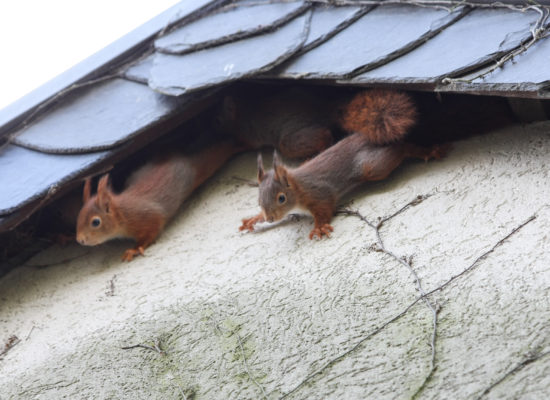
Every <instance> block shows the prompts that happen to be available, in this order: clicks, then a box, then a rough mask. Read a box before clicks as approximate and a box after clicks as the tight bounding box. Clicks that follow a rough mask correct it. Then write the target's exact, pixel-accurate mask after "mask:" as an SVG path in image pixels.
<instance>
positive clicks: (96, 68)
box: [0, 0, 230, 138]
mask: <svg viewBox="0 0 550 400" xmlns="http://www.w3.org/2000/svg"><path fill="white" fill-rule="evenodd" d="M229 1H230V0H211V1H209V2H207V3H206V4H204V5H202V6H197V7H195V8H194V9H191V10H187V9H188V8H190V7H191V8H192V7H193V2H196V3H198V2H199V0H185V1H183V2H180V3H178V4H176V5H174V6H172V7H170V8H169V9H168V10H166V11H164V12H163V13H161V14H159V15H157V16H156V17H154V18H152V19H150V20H149V21H148V22H146V23H144V24H142V25H140V26H139V27H138V28H136V29H134V30H133V31H131V32H129V33H128V34H126V35H124V36H123V37H121V38H120V39H118V40H116V41H115V42H113V43H111V44H110V45H108V46H107V47H105V48H103V49H101V50H99V51H98V52H96V53H95V54H93V55H91V56H90V57H88V58H86V59H85V60H83V61H81V62H79V63H78V64H76V65H75V66H73V67H71V68H70V69H68V70H67V71H65V72H63V73H61V74H60V75H57V76H56V77H54V78H53V79H51V80H50V81H48V82H46V83H45V84H43V85H42V86H39V87H38V88H36V89H35V90H33V91H31V92H30V93H28V94H26V95H24V96H23V97H21V98H20V99H19V100H16V101H15V102H13V103H11V104H9V105H8V106H6V107H5V108H3V109H1V110H0V138H1V137H2V136H4V135H6V134H7V133H9V132H10V131H11V130H12V129H14V128H16V127H17V125H19V124H20V123H21V122H22V121H24V120H25V119H26V118H28V117H29V116H30V115H32V114H33V112H35V110H36V109H37V108H38V107H40V106H41V105H44V103H46V102H48V101H49V100H51V99H54V98H56V97H57V96H58V95H59V94H60V93H62V92H64V91H66V90H67V89H69V88H70V87H71V86H72V85H75V84H78V83H84V82H86V81H88V80H94V79H95V78H98V77H100V76H101V75H102V74H105V73H106V72H107V71H109V70H111V71H112V70H113V69H115V68H118V67H120V66H121V65H124V64H125V63H126V62H128V59H129V58H130V57H131V56H132V55H134V54H136V53H137V52H139V51H142V50H143V47H144V46H151V41H152V40H153V39H154V37H155V36H156V35H157V34H158V33H159V32H162V31H163V30H164V29H167V27H168V26H171V25H174V24H182V23H183V22H189V21H191V20H193V19H196V18H200V16H202V15H203V14H206V13H208V12H210V11H211V10H213V9H215V8H217V7H219V6H222V5H223V4H225V3H227V2H229ZM202 2H204V1H202ZM182 11H183V13H184V15H183V16H181V17H180V18H178V20H177V21H171V19H172V18H173V17H174V15H179V14H180V13H181V12H182ZM182 21H183V22H182Z"/></svg>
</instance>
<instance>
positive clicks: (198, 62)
mask: <svg viewBox="0 0 550 400" xmlns="http://www.w3.org/2000/svg"><path fill="white" fill-rule="evenodd" d="M310 19H311V12H310V11H308V12H306V13H305V14H302V15H300V16H299V17H296V18H294V19H293V20H291V21H290V22H288V23H286V24H285V25H283V26H281V27H279V28H277V29H276V30H275V31H274V32H269V33H264V34H261V35H256V36H252V37H249V38H245V39H242V40H239V41H236V42H231V43H227V44H223V45H220V46H217V47H213V48H211V49H206V50H200V51H197V52H193V53H189V54H184V55H181V56H179V55H166V54H157V55H156V57H155V59H154V61H153V68H152V70H151V78H150V79H149V86H150V87H151V88H153V89H154V90H156V91H158V92H160V93H164V94H168V95H172V96H181V95H182V94H184V93H187V92H191V91H195V90H200V89H204V88H207V87H211V86H214V85H219V84H221V83H227V82H231V81H234V80H237V79H242V78H245V77H248V76H252V75H255V74H258V73H261V72H264V71H267V70H270V69H271V68H273V67H275V66H277V65H279V64H280V63H282V62H283V61H284V60H286V59H288V58H289V57H290V56H291V55H293V54H294V53H295V52H296V51H298V50H299V49H300V47H301V46H302V44H303V43H304V41H305V40H306V38H307V35H308V32H309V24H310Z"/></svg>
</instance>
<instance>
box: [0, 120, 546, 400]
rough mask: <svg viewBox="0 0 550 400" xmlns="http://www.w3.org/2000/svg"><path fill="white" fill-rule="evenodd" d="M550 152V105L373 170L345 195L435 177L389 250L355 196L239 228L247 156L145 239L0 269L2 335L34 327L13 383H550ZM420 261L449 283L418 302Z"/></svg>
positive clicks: (66, 389)
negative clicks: (342, 208) (323, 217)
mask: <svg viewBox="0 0 550 400" xmlns="http://www.w3.org/2000/svg"><path fill="white" fill-rule="evenodd" d="M549 154H550V124H547V123H546V124H536V125H530V126H526V127H523V126H516V127H513V128H511V129H508V130H506V131H501V132H495V133H493V134H490V135H487V136H484V137H478V138H472V139H469V140H467V141H463V142H458V143H456V144H455V147H454V149H453V151H452V152H451V153H450V155H449V157H448V158H446V159H445V160H442V161H437V162H430V163H421V162H410V163H407V164H405V165H404V166H403V167H402V168H400V169H399V170H398V171H396V172H395V173H394V174H393V175H392V176H391V177H390V178H389V179H388V180H386V181H384V182H380V183H376V184H372V185H365V186H364V187H363V188H362V189H361V190H359V191H357V192H356V193H354V194H353V195H352V196H350V198H349V199H347V200H348V202H349V203H348V207H349V208H350V209H353V210H358V211H359V212H360V213H361V214H362V215H363V216H365V217H366V218H367V219H368V220H369V221H371V222H373V223H375V222H376V221H377V218H378V217H385V216H391V215H392V214H393V213H395V212H396V211H398V210H400V209H401V208H402V207H403V206H405V205H406V204H408V203H409V202H411V201H413V200H414V199H415V198H416V197H417V196H418V195H425V196H426V197H427V198H425V199H424V200H423V201H420V202H419V203H418V204H416V205H411V206H410V207H407V208H405V209H403V210H402V212H400V213H398V214H397V215H395V216H393V217H391V218H390V219H388V220H387V221H386V222H385V223H384V224H383V226H382V227H381V228H380V229H379V233H380V238H381V240H382V244H383V246H384V250H385V252H384V251H379V250H380V248H379V245H377V244H376V243H377V237H376V231H375V229H374V228H373V227H370V226H369V225H367V224H366V223H365V222H364V221H362V220H360V219H359V218H357V217H356V216H349V215H348V216H338V217H336V218H335V220H334V224H333V225H334V228H335V232H334V235H333V238H331V239H329V240H326V239H325V240H323V241H310V240H308V239H307V234H308V232H309V230H310V229H311V226H312V220H311V219H310V218H309V217H304V218H300V219H299V220H291V221H287V222H283V223H281V224H279V225H278V226H276V227H273V228H269V229H263V230H261V231H258V232H257V233H251V234H241V233H239V232H238V231H237V228H238V226H239V222H240V218H242V217H246V216H251V215H253V214H255V213H256V212H257V189H256V188H253V187H249V186H247V185H246V184H244V183H243V182H241V181H238V180H235V179H233V178H232V177H233V176H239V177H243V178H248V179H253V178H254V176H255V155H254V154H247V155H243V156H240V157H238V158H237V159H235V160H233V161H232V162H231V163H230V164H229V165H227V166H226V168H224V170H223V171H221V172H220V173H219V174H217V175H216V176H215V177H214V178H213V179H211V180H210V181H209V182H208V183H207V184H206V185H205V186H204V187H202V188H201V189H200V190H199V191H198V192H197V193H196V194H195V195H194V196H193V197H192V198H191V199H190V201H189V202H188V203H187V204H186V205H185V207H184V209H183V210H182V212H181V213H180V214H179V216H178V217H177V219H176V220H175V221H174V222H173V223H172V224H171V225H170V226H169V228H168V229H167V230H166V232H164V234H163V235H162V236H161V238H160V239H159V240H158V242H157V243H156V244H155V245H154V246H152V247H151V248H149V249H148V250H147V253H146V257H141V258H138V259H136V260H135V261H133V262H132V263H129V264H127V263H121V262H120V261H119V257H120V255H121V253H122V251H123V250H124V248H125V246H126V243H122V242H118V243H109V244H106V245H102V246H100V247H96V248H92V249H88V248H84V247H79V246H76V245H74V246H69V247H67V248H59V247H55V248H52V249H49V250H48V251H46V252H44V253H43V254H40V255H39V256H37V257H35V258H34V259H33V260H31V261H29V262H28V263H27V264H28V265H27V266H21V267H20V268H17V269H15V270H13V271H12V272H11V273H10V274H8V275H7V276H5V277H4V278H2V280H1V281H0V340H1V341H2V342H4V341H5V340H7V338H8V337H9V336H10V335H13V334H15V335H17V336H18V337H19V338H20V339H21V342H20V343H18V344H17V345H16V346H15V347H13V348H12V349H11V350H10V351H9V352H8V353H7V355H6V356H5V357H4V359H3V360H0V388H1V389H0V398H1V399H27V398H40V399H59V398H70V399H75V398H101V399H103V398H109V399H111V398H112V399H115V398H138V399H150V398H154V399H176V398H180V399H183V398H192V397H193V396H194V398H196V399H227V398H232V399H261V398H266V397H267V398H269V399H279V398H288V399H344V398H346V399H363V398H376V399H395V398H398V399H409V398H412V397H414V396H416V397H417V398H423V399H443V398H447V399H469V398H477V397H479V396H481V397H482V398H488V399H497V398H498V399H500V398H510V399H512V398H514V399H515V398H521V399H546V398H548V397H549V395H550V354H547V352H549V351H550V323H549V321H550V245H549V237H548V235H549V232H550V229H549V228H550V222H549V216H550V183H549V176H548V175H549V171H550V158H549ZM532 216H536V218H535V219H530V218H531V217H532ZM526 221H528V222H527V223H526V224H525V225H523V226H522V224H523V223H525V222H526ZM520 226H522V227H521V228H520V229H519V230H517V231H515V232H514V233H513V234H512V235H511V236H510V237H508V238H506V237H507V235H509V234H510V233H511V232H513V231H514V230H515V229H516V228H517V227H520ZM504 238H506V239H505V240H504V241H502V242H501V243H500V245H498V246H496V247H495V245H497V244H498V243H499V241H501V240H502V239H504ZM493 248H494V250H493V251H492V252H490V250H491V249H493ZM389 253H392V254H394V255H396V256H397V257H398V259H400V258H401V257H405V259H406V260H407V261H406V262H399V261H398V259H395V258H393V257H392V256H391V255H390V254H389ZM484 254H486V255H485V256H484V257H481V256H483V255H484ZM79 255H81V256H80V257H77V258H74V259H73V260H69V261H67V259H70V258H72V257H76V256H79ZM479 257H481V259H478V258H479ZM60 260H61V261H63V260H65V261H63V262H61V263H59V261H60ZM476 260H477V261H476ZM43 264H49V265H48V266H47V267H44V266H42V267H40V268H39V267H37V266H40V265H43ZM409 267H412V268H413V269H414V271H415V273H416V274H417V275H418V277H419V279H420V281H421V287H422V290H423V291H424V292H425V293H429V292H430V291H432V290H434V289H436V288H438V287H439V286H441V285H444V287H443V288H442V289H441V290H436V291H435V292H434V293H433V294H430V295H429V296H428V297H427V299H428V300H429V305H430V306H431V307H432V308H430V307H429V306H428V304H426V303H425V302H424V301H423V300H420V301H417V303H416V304H414V305H412V306H411V304H413V303H414V301H415V300H417V299H418V296H419V293H420V292H419V290H418V289H417V282H416V281H415V278H414V276H413V275H412V274H411V271H410V270H409ZM470 267H471V268H470ZM468 268H470V269H469V270H468V271H467V272H465V273H464V274H463V275H460V276H457V275H458V274H460V273H461V272H463V271H466V270H467V269H468ZM453 276H457V277H456V278H454V279H452V280H451V281H450V282H449V283H447V284H446V283H445V282H447V281H449V279H451V278H452V277H453ZM111 282H112V283H111ZM434 310H435V312H434ZM434 315H437V323H436V326H435V328H436V329H435V359H434V361H435V370H433V371H432V368H431V359H432V349H431V343H432V339H433V334H434ZM155 343H159V344H160V348H161V349H162V350H163V351H164V353H163V354H161V353H159V352H156V351H154V350H147V349H144V348H134V349H129V350H123V349H121V347H123V346H128V345H134V344H145V345H149V346H154V345H155ZM492 385H494V386H492Z"/></svg>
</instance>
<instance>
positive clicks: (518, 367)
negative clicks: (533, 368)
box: [476, 351, 550, 400]
mask: <svg viewBox="0 0 550 400" xmlns="http://www.w3.org/2000/svg"><path fill="white" fill-rule="evenodd" d="M547 355H550V351H546V352H544V353H539V354H528V355H527V358H526V359H525V360H523V361H522V362H520V363H519V364H518V365H516V366H515V367H514V368H512V369H511V370H510V371H508V372H507V373H506V374H504V375H503V376H502V377H501V378H500V379H498V380H497V381H496V382H494V383H492V384H491V385H490V386H489V387H488V388H487V389H485V390H484V391H483V393H481V394H480V395H479V396H478V397H477V398H476V399H477V400H479V399H481V398H482V397H484V396H485V395H486V394H487V393H489V392H490V391H491V390H493V389H494V388H495V387H496V386H498V385H500V384H501V383H502V382H503V381H505V380H506V379H507V378H509V377H510V376H512V375H514V374H515V373H516V372H518V371H520V370H521V369H523V367H525V366H527V365H529V364H531V363H533V362H535V361H537V360H540V359H541V358H543V357H546V356H547Z"/></svg>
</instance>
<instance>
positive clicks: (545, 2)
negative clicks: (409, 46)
mask: <svg viewBox="0 0 550 400" xmlns="http://www.w3.org/2000/svg"><path fill="white" fill-rule="evenodd" d="M309 1H311V2H312V3H317V4H330V5H332V6H351V5H355V6H360V5H380V6H384V5H392V4H394V5H395V4H410V5H415V4H416V5H423V6H436V7H445V8H453V7H457V6H470V5H471V6H473V7H494V8H497V7H498V8H503V7H504V8H505V7H519V8H523V7H539V6H541V7H548V6H550V0H536V1H531V0H499V1H495V0H465V1H461V0H418V1H408V0H309Z"/></svg>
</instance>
